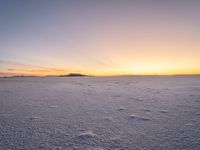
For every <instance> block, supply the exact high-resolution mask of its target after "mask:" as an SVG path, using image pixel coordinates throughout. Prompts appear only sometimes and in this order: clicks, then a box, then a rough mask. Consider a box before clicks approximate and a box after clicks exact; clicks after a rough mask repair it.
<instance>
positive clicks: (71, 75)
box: [60, 73, 87, 77]
mask: <svg viewBox="0 0 200 150" xmlns="http://www.w3.org/2000/svg"><path fill="white" fill-rule="evenodd" d="M85 76H87V75H84V74H80V73H70V74H67V75H60V77H85Z"/></svg>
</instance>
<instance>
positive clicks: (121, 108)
mask: <svg viewBox="0 0 200 150" xmlns="http://www.w3.org/2000/svg"><path fill="white" fill-rule="evenodd" d="M125 109H126V108H125V107H119V108H117V110H119V111H122V110H125Z"/></svg>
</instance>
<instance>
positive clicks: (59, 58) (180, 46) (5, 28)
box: [0, 0, 200, 76]
mask: <svg viewBox="0 0 200 150" xmlns="http://www.w3.org/2000/svg"><path fill="white" fill-rule="evenodd" d="M199 15H200V1H199V0H0V76H12V75H39V76H43V75H61V74H68V73H72V72H73V73H74V72H75V73H82V74H88V75H174V74H200V28H199V27H200V19H199Z"/></svg>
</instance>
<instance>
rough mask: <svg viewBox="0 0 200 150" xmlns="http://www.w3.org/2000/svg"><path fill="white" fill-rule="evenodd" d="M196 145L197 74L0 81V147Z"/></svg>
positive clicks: (61, 149)
mask: <svg viewBox="0 0 200 150" xmlns="http://www.w3.org/2000/svg"><path fill="white" fill-rule="evenodd" d="M40 149H41V150H143V149H147V150H155V149H156V150H165V149H166V150H176V149H180V150H199V149H200V76H121V77H18V78H17V77H16V78H0V150H40Z"/></svg>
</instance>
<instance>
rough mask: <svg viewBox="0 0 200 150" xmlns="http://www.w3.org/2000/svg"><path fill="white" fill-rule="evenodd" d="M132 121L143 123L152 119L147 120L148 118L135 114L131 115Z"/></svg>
mask: <svg viewBox="0 0 200 150" xmlns="http://www.w3.org/2000/svg"><path fill="white" fill-rule="evenodd" d="M129 118H130V119H135V120H141V121H150V120H151V119H150V118H147V117H142V116H137V115H135V114H131V115H130V116H129Z"/></svg>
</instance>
